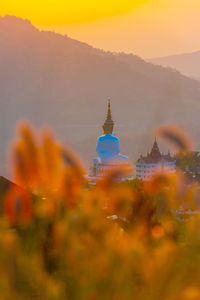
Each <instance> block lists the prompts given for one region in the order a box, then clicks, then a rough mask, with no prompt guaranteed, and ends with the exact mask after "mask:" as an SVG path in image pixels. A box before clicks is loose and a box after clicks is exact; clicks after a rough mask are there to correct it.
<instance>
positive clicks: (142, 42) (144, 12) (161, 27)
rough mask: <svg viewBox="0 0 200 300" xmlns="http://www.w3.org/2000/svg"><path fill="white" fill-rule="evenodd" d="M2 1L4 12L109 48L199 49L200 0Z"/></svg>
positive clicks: (142, 51)
mask: <svg viewBox="0 0 200 300" xmlns="http://www.w3.org/2000/svg"><path fill="white" fill-rule="evenodd" d="M0 1H1V4H0V15H5V14H10V15H15V16H19V17H22V18H27V19H29V20H31V22H32V23H33V24H34V25H35V26H37V27H38V28H40V29H44V30H52V31H56V32H58V33H62V34H67V35H68V36H70V37H72V38H75V39H78V40H81V41H84V42H86V43H88V44H91V45H93V46H94V47H97V48H102V49H105V50H110V51H124V52H132V53H135V54H138V55H140V56H143V57H153V56H164V55H170V54H176V53H184V52H192V51H197V50H200V39H199V38H198V37H199V36H200V18H199V13H200V0H123V1H121V0H110V1H109V0H93V1H91V0H70V1H69V0H26V1H25V0H0ZM2 1H3V2H2Z"/></svg>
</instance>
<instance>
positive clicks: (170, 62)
mask: <svg viewBox="0 0 200 300" xmlns="http://www.w3.org/2000/svg"><path fill="white" fill-rule="evenodd" d="M147 62H150V63H153V64H156V65H161V66H163V67H170V68H173V69H176V70H178V71H179V72H180V73H182V74H183V75H185V76H188V77H191V78H194V79H197V80H200V70H199V66H200V50H198V51H194V52H190V53H181V54H175V55H168V56H163V57H155V58H151V59H148V60H147Z"/></svg>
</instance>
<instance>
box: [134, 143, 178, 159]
mask: <svg viewBox="0 0 200 300" xmlns="http://www.w3.org/2000/svg"><path fill="white" fill-rule="evenodd" d="M163 161H164V162H173V161H174V158H173V157H172V156H171V154H170V152H168V154H162V153H161V152H160V149H159V147H158V143H157V140H156V139H155V141H154V144H153V147H152V150H151V152H150V153H147V155H146V156H143V155H141V156H140V158H139V159H138V160H137V163H145V164H158V163H161V162H163Z"/></svg>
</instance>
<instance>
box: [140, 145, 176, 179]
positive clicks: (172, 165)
mask: <svg viewBox="0 0 200 300" xmlns="http://www.w3.org/2000/svg"><path fill="white" fill-rule="evenodd" d="M175 169H176V162H175V160H174V159H173V157H172V156H171V154H170V153H168V154H166V155H165V154H161V152H160V150H159V147H158V144H157V141H156V139H155V141H154V144H153V148H152V150H151V152H150V153H148V154H147V156H142V155H141V156H140V158H139V159H138V160H137V162H136V178H138V179H140V180H149V179H151V178H152V176H153V175H154V174H155V173H156V172H161V171H167V172H175Z"/></svg>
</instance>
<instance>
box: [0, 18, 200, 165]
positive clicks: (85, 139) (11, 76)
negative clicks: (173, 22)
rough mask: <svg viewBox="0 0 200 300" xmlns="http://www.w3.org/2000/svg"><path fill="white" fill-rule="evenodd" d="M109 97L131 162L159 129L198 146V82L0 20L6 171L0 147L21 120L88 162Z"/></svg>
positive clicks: (0, 134)
mask: <svg viewBox="0 0 200 300" xmlns="http://www.w3.org/2000/svg"><path fill="white" fill-rule="evenodd" d="M108 97H111V99H112V112H113V118H114V120H115V122H116V127H115V132H116V133H117V135H118V136H120V138H121V144H122V152H124V154H128V155H129V156H130V157H131V158H132V159H135V158H136V157H137V155H138V153H139V152H140V151H141V150H142V149H143V150H144V149H145V151H146V149H148V148H147V147H150V146H151V144H149V142H150V141H151V142H152V138H153V137H152V131H153V128H154V127H155V126H157V125H159V124H162V123H166V122H168V123H169V122H170V123H171V122H173V123H178V124H181V125H184V127H185V128H187V129H188V130H189V131H190V133H192V134H193V135H194V136H195V137H196V138H199V125H198V124H199V113H200V83H199V82H198V81H195V80H192V79H189V78H186V77H184V76H182V75H181V74H179V73H178V72H175V71H172V70H168V69H165V68H163V67H159V66H154V65H152V64H150V63H147V62H145V61H143V60H142V59H140V58H139V57H136V56H134V55H126V54H117V53H114V54H112V53H106V52H103V51H101V50H98V49H94V48H93V47H91V46H89V45H87V44H85V43H81V42H79V41H76V40H73V39H70V38H69V37H67V36H62V35H59V34H55V33H52V32H41V31H39V30H37V29H36V28H35V27H33V26H32V25H31V23H30V22H29V21H27V20H22V19H19V18H16V17H9V16H6V17H0V155H1V157H0V159H1V161H2V163H3V165H4V153H5V147H6V146H7V145H8V143H9V142H10V140H11V139H12V138H13V136H14V135H15V131H14V128H15V125H16V122H17V121H18V120H20V119H28V120H30V121H31V122H33V123H34V125H36V126H37V127H40V126H43V125H48V126H51V127H53V128H54V131H55V132H56V135H57V136H58V137H59V138H60V139H62V140H63V141H65V142H68V143H70V144H71V145H73V146H74V147H75V148H76V149H77V150H78V151H79V152H80V153H81V154H82V156H83V157H84V158H85V160H86V161H87V162H88V161H90V160H91V159H92V157H93V156H94V155H95V143H96V137H97V136H98V135H100V134H101V133H102V129H101V125H102V123H103V121H104V118H105V114H106V105H107V99H108ZM199 141H200V139H199ZM199 145H200V143H199V144H198V146H199ZM3 165H2V167H3ZM2 170H3V169H2Z"/></svg>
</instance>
